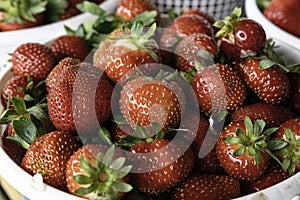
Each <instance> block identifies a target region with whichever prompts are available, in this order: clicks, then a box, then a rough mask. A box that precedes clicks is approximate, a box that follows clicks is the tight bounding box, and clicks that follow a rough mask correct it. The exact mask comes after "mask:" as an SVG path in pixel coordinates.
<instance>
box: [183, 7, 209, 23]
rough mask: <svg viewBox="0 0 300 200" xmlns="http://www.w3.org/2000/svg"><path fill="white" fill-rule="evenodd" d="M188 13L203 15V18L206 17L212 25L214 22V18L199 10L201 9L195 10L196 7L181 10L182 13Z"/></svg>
mask: <svg viewBox="0 0 300 200" xmlns="http://www.w3.org/2000/svg"><path fill="white" fill-rule="evenodd" d="M189 14H196V15H199V16H202V17H204V18H205V19H207V21H209V22H210V23H211V25H213V24H214V23H215V19H214V18H213V17H212V16H210V15H209V14H207V13H205V12H203V11H201V10H196V9H188V10H185V11H183V13H182V15H189Z"/></svg>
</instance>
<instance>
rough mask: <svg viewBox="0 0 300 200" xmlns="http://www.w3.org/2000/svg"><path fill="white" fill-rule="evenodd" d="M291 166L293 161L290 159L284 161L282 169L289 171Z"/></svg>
mask: <svg viewBox="0 0 300 200" xmlns="http://www.w3.org/2000/svg"><path fill="white" fill-rule="evenodd" d="M290 166H291V159H290V158H285V159H284V160H283V161H282V169H283V170H284V171H287V170H288V168H289V167H290Z"/></svg>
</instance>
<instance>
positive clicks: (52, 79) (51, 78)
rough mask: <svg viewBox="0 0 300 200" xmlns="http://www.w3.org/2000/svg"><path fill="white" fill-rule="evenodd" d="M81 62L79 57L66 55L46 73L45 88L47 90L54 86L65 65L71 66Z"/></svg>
mask: <svg viewBox="0 0 300 200" xmlns="http://www.w3.org/2000/svg"><path fill="white" fill-rule="evenodd" d="M79 63H81V61H80V60H79V59H76V58H71V57H66V58H63V59H62V60H61V61H60V62H59V63H58V64H57V65H56V66H55V67H54V68H53V69H52V70H51V72H50V73H49V74H48V76H47V78H46V89H47V91H48V92H50V90H51V89H52V88H55V87H56V86H55V85H56V83H57V82H58V81H59V80H60V76H61V75H62V71H63V69H64V68H65V67H68V66H72V65H78V64H79Z"/></svg>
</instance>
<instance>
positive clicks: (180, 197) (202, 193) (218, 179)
mask: <svg viewBox="0 0 300 200" xmlns="http://www.w3.org/2000/svg"><path fill="white" fill-rule="evenodd" d="M239 195H240V183H239V181H238V180H236V179H235V178H233V177H231V176H228V175H213V174H193V175H191V176H190V177H188V178H187V179H186V180H184V181H183V182H182V183H180V184H179V185H178V186H176V187H175V188H174V189H173V190H172V191H171V200H190V199H193V200H202V199H205V200H217V199H218V200H227V199H228V200H229V199H233V198H236V197H239Z"/></svg>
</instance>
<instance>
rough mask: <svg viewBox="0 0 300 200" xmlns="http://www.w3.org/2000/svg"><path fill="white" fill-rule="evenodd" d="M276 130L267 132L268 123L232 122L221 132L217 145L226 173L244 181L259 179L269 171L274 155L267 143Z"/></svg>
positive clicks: (248, 119) (272, 129) (247, 119)
mask: <svg viewBox="0 0 300 200" xmlns="http://www.w3.org/2000/svg"><path fill="white" fill-rule="evenodd" d="M274 131H276V129H275V128H270V129H267V130H265V122H264V121H262V120H256V121H255V122H254V123H252V121H251V120H250V118H249V117H248V116H246V117H245V120H244V121H241V122H231V123H230V124H229V125H227V126H226V127H225V128H224V130H223V131H222V132H221V134H220V137H219V139H218V142H217V144H216V152H217V158H218V160H219V162H220V163H221V165H222V167H223V169H224V171H225V172H227V173H228V174H230V175H231V176H233V177H235V178H237V179H240V180H247V181H253V180H257V179H259V178H260V177H261V176H262V174H263V173H264V172H265V170H266V169H267V168H268V165H269V160H270V155H269V151H268V149H267V148H266V147H267V139H268V137H269V136H270V134H272V133H274Z"/></svg>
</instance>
